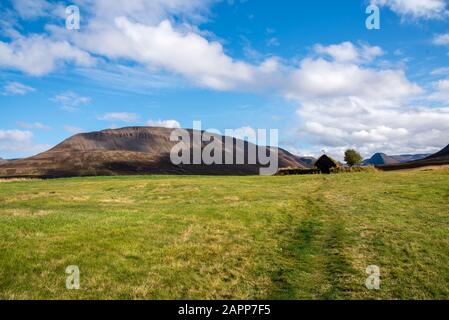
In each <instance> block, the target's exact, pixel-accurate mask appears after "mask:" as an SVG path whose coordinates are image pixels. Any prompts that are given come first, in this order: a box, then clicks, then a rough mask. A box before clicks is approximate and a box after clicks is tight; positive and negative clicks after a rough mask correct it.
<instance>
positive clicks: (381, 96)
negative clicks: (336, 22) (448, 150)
mask: <svg viewBox="0 0 449 320" xmlns="http://www.w3.org/2000/svg"><path fill="white" fill-rule="evenodd" d="M317 49H318V50H317V53H319V54H322V55H325V56H327V58H330V59H324V58H325V57H324V58H323V57H320V56H318V57H308V58H305V59H303V60H302V61H301V63H300V68H299V69H298V70H296V71H295V72H294V73H293V76H292V79H293V80H292V81H291V83H293V85H292V86H291V87H290V88H289V90H288V91H286V95H287V96H288V97H290V98H294V99H296V100H297V101H298V102H299V103H300V108H299V109H298V111H297V114H298V115H299V118H300V120H301V123H302V125H301V127H300V128H299V129H298V136H299V137H300V138H302V139H304V140H305V141H308V142H309V144H310V147H309V150H304V151H305V152H306V153H310V154H317V153H318V151H319V150H322V149H325V150H326V151H327V152H329V153H331V154H333V155H334V156H335V157H337V158H341V156H342V155H343V152H344V150H345V149H346V148H356V149H358V150H360V151H361V152H362V154H363V155H364V156H369V155H371V154H372V153H375V152H386V153H390V154H396V153H408V152H423V153H427V152H434V151H436V150H438V149H439V148H441V146H445V145H447V143H448V141H447V133H448V132H449V122H448V120H449V108H424V107H419V106H414V103H416V101H417V100H418V98H419V97H421V96H422V95H423V94H424V93H425V92H424V90H423V89H422V88H421V87H420V86H418V85H417V84H415V83H413V82H411V81H409V80H408V79H407V77H406V75H405V72H404V71H403V70H400V69H384V68H380V67H374V66H372V65H370V66H364V64H363V63H364V62H363V59H360V58H359V57H361V56H363V50H364V49H363V48H361V47H359V48H357V47H354V46H353V45H349V44H339V45H338V44H337V45H334V46H329V47H318V48H317ZM377 51H378V50H377ZM378 52H380V51H378ZM375 56H376V55H375ZM373 59H374V58H373ZM365 61H366V60H365ZM448 87H449V86H447V83H446V82H440V83H439V85H438V89H439V90H440V91H442V90H446V89H447V88H448ZM392 88H394V90H392Z"/></svg>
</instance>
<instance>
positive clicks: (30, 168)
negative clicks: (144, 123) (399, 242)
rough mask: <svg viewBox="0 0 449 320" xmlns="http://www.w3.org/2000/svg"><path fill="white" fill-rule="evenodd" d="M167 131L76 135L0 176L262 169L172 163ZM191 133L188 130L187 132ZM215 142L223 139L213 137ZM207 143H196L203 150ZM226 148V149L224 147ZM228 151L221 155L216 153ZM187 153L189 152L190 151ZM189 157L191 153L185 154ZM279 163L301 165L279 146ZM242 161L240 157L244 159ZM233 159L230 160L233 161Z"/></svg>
mask: <svg viewBox="0 0 449 320" xmlns="http://www.w3.org/2000/svg"><path fill="white" fill-rule="evenodd" d="M172 131H173V129H167V128H153V127H129V128H123V129H115V130H103V131H99V132H91V133H84V134H77V135H75V136H73V137H71V138H69V139H67V140H65V141H63V142H62V143H60V144H59V145H57V146H56V147H54V148H52V149H50V150H49V151H46V152H44V153H41V154H39V155H36V156H34V157H30V158H26V159H20V160H15V161H9V162H7V163H4V164H1V165H0V177H45V178H55V177H74V176H96V175H135V174H198V175H255V174H259V169H260V168H261V167H262V166H261V165H260V164H259V162H257V163H258V164H248V162H247V160H245V164H242V165H206V164H204V163H202V164H199V165H174V164H172V162H171V160H170V151H171V150H172V148H173V146H175V145H176V144H177V142H172V141H170V134H171V133H172ZM188 132H189V134H190V136H191V137H192V133H193V131H192V130H188ZM216 137H217V139H218V140H219V141H224V137H222V136H216ZM237 141H240V142H241V140H237V139H233V151H234V159H235V154H236V151H240V152H244V154H246V153H247V151H248V148H249V147H254V148H257V147H256V146H254V145H253V144H251V143H248V142H243V145H244V150H241V149H240V144H238V143H237ZM206 145H207V143H205V142H203V143H202V148H204V147H205V146H206ZM229 151H230V150H229ZM226 152H228V151H224V152H223V153H222V157H224V154H225V153H226ZM191 154H193V153H192V152H191ZM191 158H192V157H191ZM278 158H279V167H295V168H305V167H307V165H306V164H305V163H303V162H301V159H300V158H299V157H297V156H294V155H292V154H290V153H288V152H287V151H285V150H283V149H279V156H278ZM245 159H246V157H245ZM234 163H235V162H234Z"/></svg>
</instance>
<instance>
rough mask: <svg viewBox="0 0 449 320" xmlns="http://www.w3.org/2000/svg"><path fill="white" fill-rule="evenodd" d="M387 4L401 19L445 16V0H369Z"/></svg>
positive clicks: (374, 2)
mask: <svg viewBox="0 0 449 320" xmlns="http://www.w3.org/2000/svg"><path fill="white" fill-rule="evenodd" d="M371 3H373V4H376V5H380V6H387V7H389V8H390V9H391V10H392V11H394V12H395V13H397V14H398V15H400V16H401V17H402V18H403V19H428V20H429V19H441V18H444V17H445V16H447V14H448V12H447V8H446V0H371Z"/></svg>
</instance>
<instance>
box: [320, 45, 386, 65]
mask: <svg viewBox="0 0 449 320" xmlns="http://www.w3.org/2000/svg"><path fill="white" fill-rule="evenodd" d="M314 49H315V51H316V52H317V53H318V54H321V55H327V56H329V57H331V58H332V59H333V60H335V61H338V62H359V63H361V62H371V61H373V60H374V59H375V58H377V57H379V56H381V55H383V54H384V52H383V50H382V49H381V48H380V47H377V46H373V47H372V46H369V45H366V44H363V45H361V46H359V47H356V46H355V45H354V44H353V43H352V42H348V41H347V42H343V43H341V44H333V45H330V46H323V45H321V44H317V45H315V47H314Z"/></svg>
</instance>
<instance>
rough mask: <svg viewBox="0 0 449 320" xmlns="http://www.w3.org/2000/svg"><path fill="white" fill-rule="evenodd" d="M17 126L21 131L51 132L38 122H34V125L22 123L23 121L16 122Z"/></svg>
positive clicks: (47, 127) (49, 128)
mask: <svg viewBox="0 0 449 320" xmlns="http://www.w3.org/2000/svg"><path fill="white" fill-rule="evenodd" d="M17 125H18V126H19V127H21V128H23V129H29V130H32V129H40V130H51V127H49V126H47V125H45V124H42V123H40V122H34V123H27V122H23V121H18V122H17Z"/></svg>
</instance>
